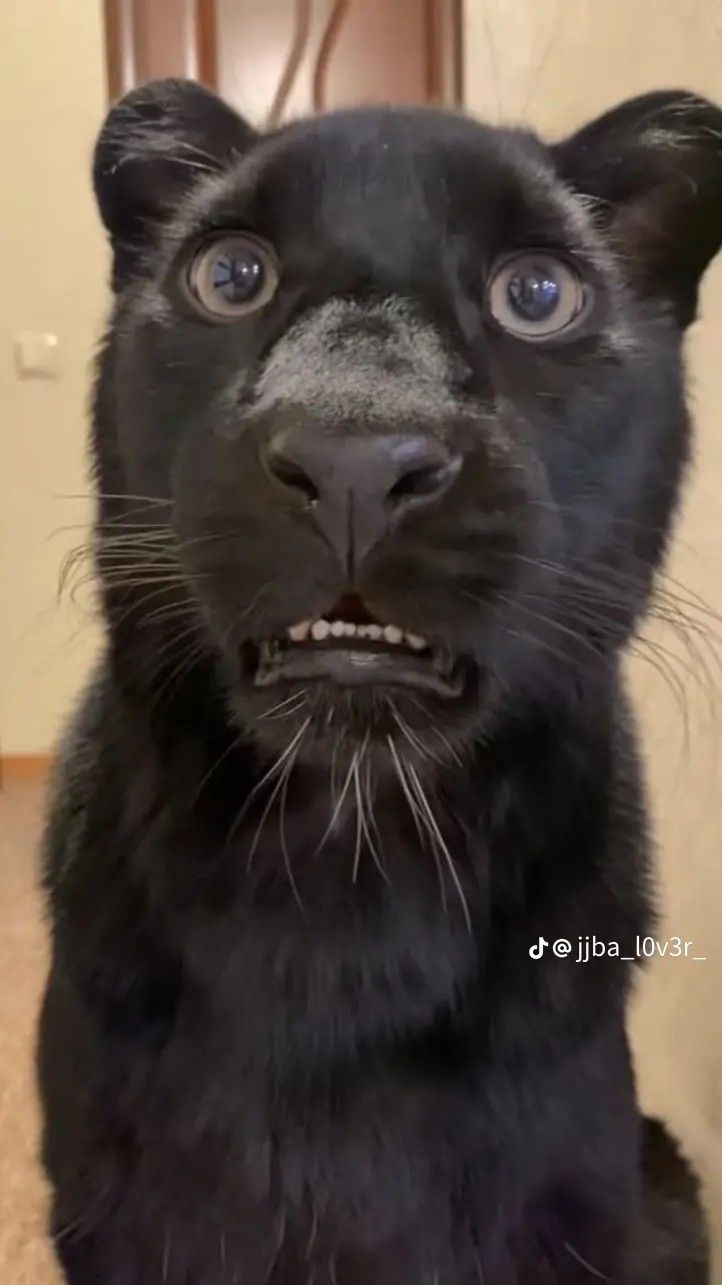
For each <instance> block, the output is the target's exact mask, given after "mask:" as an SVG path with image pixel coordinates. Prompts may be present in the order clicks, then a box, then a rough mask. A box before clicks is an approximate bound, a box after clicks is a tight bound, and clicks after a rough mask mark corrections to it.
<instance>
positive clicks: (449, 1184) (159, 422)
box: [40, 82, 722, 1285]
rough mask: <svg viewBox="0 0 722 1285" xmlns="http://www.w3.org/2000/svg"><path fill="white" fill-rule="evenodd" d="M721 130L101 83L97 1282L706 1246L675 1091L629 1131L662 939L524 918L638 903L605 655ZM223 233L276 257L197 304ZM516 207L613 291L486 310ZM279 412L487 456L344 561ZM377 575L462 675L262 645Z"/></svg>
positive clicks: (604, 1255) (60, 1209)
mask: <svg viewBox="0 0 722 1285" xmlns="http://www.w3.org/2000/svg"><path fill="white" fill-rule="evenodd" d="M721 144H722V113H720V111H719V110H718V109H717V108H716V107H714V106H712V105H711V104H709V103H706V102H704V101H702V100H700V99H698V98H695V97H692V96H690V95H687V94H683V93H681V92H679V93H677V92H673V93H665V94H653V95H649V96H646V97H644V98H640V99H636V100H634V101H633V102H631V103H628V104H625V105H624V106H623V107H621V108H619V109H617V110H616V111H614V112H612V113H610V114H609V115H608V116H605V117H603V118H602V119H601V120H599V121H597V122H595V123H594V124H592V125H590V126H588V127H587V128H586V129H585V130H583V131H582V132H581V133H580V134H578V135H575V136H574V137H572V138H570V139H569V140H567V141H565V142H563V143H562V144H560V145H558V146H554V147H552V146H547V145H545V144H544V143H542V142H541V141H540V140H539V139H538V138H536V137H535V136H533V135H532V134H530V133H526V132H520V131H515V130H500V129H491V128H489V127H486V126H484V125H481V124H478V123H476V122H472V121H470V120H466V119H463V118H461V117H457V116H454V115H446V114H442V113H439V112H435V111H426V110H418V111H392V110H373V111H372V110H363V111H353V112H344V113H340V114H335V115H331V116H327V117H321V118H319V119H316V120H311V121H306V122H300V123H298V124H293V125H291V126H288V127H286V128H284V129H282V130H280V131H279V132H277V133H275V134H273V135H271V136H268V137H258V136H256V135H255V134H254V133H253V131H251V130H250V128H249V127H248V126H247V125H245V124H244V123H243V122H241V121H240V120H239V119H238V118H237V117H236V116H235V114H234V113H232V112H231V111H230V109H229V108H227V107H225V106H224V105H222V104H220V103H219V102H218V101H217V100H216V99H215V98H213V97H212V96H211V95H209V94H208V93H207V92H205V91H203V90H201V89H200V88H199V87H197V86H194V85H191V84H186V83H182V82H161V83H159V84H154V85H151V86H148V87H146V88H144V89H141V90H139V91H137V92H134V93H133V94H131V95H129V96H128V97H127V98H126V99H124V100H123V101H122V102H121V103H120V104H118V105H117V106H116V107H114V108H113V110H112V111H111V113H110V116H109V118H108V120H107V122H106V124H105V126H104V129H103V131H102V134H101V137H100V141H99V144H98V148H97V153H96V164H95V183H96V190H97V194H98V200H99V204H100V209H101V213H102V216H103V219H104V221H105V223H106V225H107V228H108V231H109V234H110V238H111V242H112V246H113V251H114V269H113V282H114V288H115V290H116V293H117V298H116V303H115V309H114V313H113V319H112V324H111V327H110V330H109V333H108V337H107V340H106V342H105V344H104V347H103V351H102V354H101V357H100V361H99V366H98V380H97V390H96V399H95V419H94V432H93V453H94V461H95V468H96V476H97V480H98V493H99V500H98V523H97V533H96V558H97V565H98V570H99V575H100V583H101V592H102V600H103V607H104V614H105V621H106V633H107V649H106V655H105V658H104V660H103V662H102V664H101V666H100V667H99V670H98V672H97V674H96V675H95V677H94V679H93V681H92V683H91V685H90V686H89V688H88V691H87V693H86V695H85V697H84V699H83V702H82V705H81V708H80V711H79V713H78V716H77V718H76V720H75V722H74V725H73V727H72V729H71V731H70V732H69V734H68V738H67V740H66V743H65V745H64V747H63V752H62V754H61V761H60V766H59V768H58V771H57V775H56V782H55V793H54V800H53V803H52V808H51V814H50V821H49V826H48V834H47V844H46V862H47V865H46V872H47V873H46V881H47V889H48V896H49V901H50V906H51V910H52V922H53V966H52V972H51V977H50V982H49V986H48V991H47V998H46V1003H45V1009H44V1015H43V1021H42V1032H41V1046H40V1075H41V1083H42V1089H43V1095H44V1101H45V1110H46V1132H45V1158H46V1163H47V1167H48V1171H49V1174H50V1176H51V1179H52V1182H53V1185H54V1191H55V1203H54V1212H53V1234H54V1236H55V1240H56V1245H57V1250H58V1254H59V1257H60V1259H61V1262H62V1264H63V1267H64V1269H65V1272H66V1275H67V1279H68V1281H69V1282H71V1283H72V1285H91V1283H92V1285H96V1283H97V1285H100V1283H101V1282H102V1283H103V1285H152V1283H153V1285H154V1283H156V1282H161V1281H166V1282H168V1283H169V1285H231V1283H232V1282H245V1283H246V1285H262V1283H263V1282H267V1283H268V1285H307V1282H314V1285H372V1283H373V1285H473V1283H477V1285H478V1282H484V1283H486V1285H544V1282H563V1283H564V1285H587V1283H588V1282H590V1281H596V1280H605V1281H609V1282H614V1285H622V1283H624V1285H641V1283H642V1282H644V1283H645V1285H646V1283H649V1285H651V1283H652V1282H654V1283H655V1285H663V1283H665V1282H666V1285H672V1282H677V1283H678V1285H682V1282H685V1283H687V1285H691V1283H692V1282H694V1283H696V1285H702V1283H703V1282H704V1281H705V1280H706V1279H707V1275H706V1267H705V1247H704V1231H703V1228H702V1223H701V1217H700V1214H699V1209H698V1204H697V1196H696V1187H695V1184H694V1181H693V1179H692V1178H691V1176H690V1175H689V1174H688V1173H687V1170H686V1168H685V1166H684V1162H683V1161H681V1160H680V1159H679V1157H677V1156H676V1154H675V1153H674V1150H673V1149H672V1148H669V1147H668V1146H667V1144H666V1143H665V1141H664V1135H663V1133H661V1132H660V1131H659V1130H658V1129H657V1128H656V1127H652V1126H650V1127H649V1133H648V1142H647V1143H646V1144H645V1147H644V1150H643V1154H642V1150H641V1142H640V1121H639V1116H638V1110H637V1106H636V1101H635V1092H634V1084H633V1078H632V1072H631V1068H630V1059H629V1053H628V1048H627V1040H626V1034H625V1006H626V1001H627V996H628V992H629V986H630V982H631V973H632V971H633V966H632V965H630V964H629V963H625V962H624V961H622V960H621V959H619V958H616V957H614V956H609V955H607V956H605V957H603V958H597V959H594V960H592V961H590V962H589V963H588V964H586V965H577V964H575V963H574V962H573V961H572V960H571V959H561V958H556V957H555V956H554V955H553V954H552V952H551V950H547V952H546V953H545V955H544V956H543V958H542V959H540V960H534V959H532V958H531V957H530V954H529V950H530V948H531V946H532V945H534V943H535V942H536V941H537V939H538V938H539V937H540V936H544V937H545V938H547V939H548V940H549V941H553V940H554V939H555V938H559V937H564V938H568V939H571V940H572V941H574V939H576V938H577V936H580V935H586V934H596V936H597V937H599V938H603V939H604V940H605V942H609V941H612V940H614V941H617V942H618V943H619V944H620V948H621V954H622V955H625V954H627V955H628V954H632V953H634V942H635V937H636V936H637V934H643V933H644V932H646V931H648V930H649V928H650V922H651V921H650V891H649V880H650V875H649V847H648V839H647V833H646V817H645V803H644V791H643V786H642V783H641V779H640V769H639V758H638V751H637V748H636V743H635V732H634V725H633V720H632V718H631V716H630V712H629V709H628V707H627V703H626V699H625V695H624V690H623V685H622V682H621V678H620V652H621V650H622V648H623V647H624V645H625V643H626V642H627V641H628V640H629V639H630V638H631V637H632V636H633V635H634V633H635V630H636V628H637V626H638V623H639V621H640V618H641V617H642V615H643V614H644V611H645V608H646V606H647V603H648V601H649V596H650V593H651V590H652V582H653V577H654V574H655V571H656V570H657V568H658V567H659V564H660V561H661V559H662V556H663V554H664V549H665V544H666V541H667V536H668V532H669V527H670V521H671V518H672V515H673V510H674V507H675V503H676V500H677V494H678V488H679V484H680V479H681V475H682V472H683V469H684V464H685V461H686V459H687V455H688V449H689V445H688V436H689V430H688V420H687V414H686V411H685V404H684V391H683V372H682V362H681V356H680V346H681V338H682V330H683V328H684V326H686V325H687V324H688V323H689V322H690V321H691V320H692V319H693V317H694V314H695V308H696V297H697V286H698V281H699V277H700V274H701V273H702V271H703V269H704V267H705V266H706V264H707V262H708V260H709V259H710V258H711V256H712V255H713V254H714V253H715V252H716V250H717V248H718V246H719V244H720V240H721V239H722V145H721ZM236 229H243V230H247V231H251V232H253V233H254V234H255V235H257V236H261V237H263V238H264V239H265V240H266V241H268V242H269V243H271V244H272V246H273V247H274V251H275V254H276V256H277V259H278V263H279V265H280V287H279V290H278V292H277V294H276V295H275V297H274V298H273V299H272V300H271V301H270V302H269V303H268V304H267V305H266V306H265V307H264V308H263V309H262V310H260V311H259V312H257V313H255V314H253V315H251V316H248V317H245V318H243V319H239V320H236V321H234V322H233V323H231V324H218V325H217V324H212V323H211V322H209V321H208V320H207V319H203V318H201V317H200V316H199V315H198V312H197V309H196V308H195V307H194V306H193V305H192V303H191V302H190V301H189V298H188V295H187V291H186V290H185V288H184V287H183V284H182V282H183V279H184V272H185V268H186V265H187V262H188V259H189V255H191V253H192V252H193V249H194V248H195V247H196V246H197V245H198V244H200V243H202V241H203V239H204V238H206V237H207V236H208V235H209V234H211V233H215V232H217V231H218V230H236ZM530 247H531V248H533V249H536V250H538V249H544V250H546V251H548V252H550V253H553V254H556V255H559V256H561V257H562V258H563V259H564V260H566V261H567V262H569V263H570V264H575V265H576V268H577V270H578V271H579V273H580V274H581V276H582V277H583V278H584V280H585V281H586V283H587V285H586V290H587V294H588V297H589V299H590V303H589V306H588V307H587V310H586V312H585V314H584V318H583V320H582V321H581V322H580V324H579V325H578V326H577V327H576V328H575V329H574V330H573V332H571V333H570V334H569V335H567V336H562V337H560V338H559V339H558V340H557V341H556V342H552V343H549V344H540V343H530V342H526V341H525V340H523V339H520V338H515V337H513V336H512V335H510V334H508V333H506V332H505V331H504V330H503V329H502V328H501V327H499V326H498V325H497V324H496V322H495V321H494V319H493V318H492V317H491V316H490V315H489V306H488V281H489V276H490V273H491V272H492V265H493V264H494V263H495V262H497V261H498V260H499V257H500V256H503V255H505V254H509V253H512V252H515V251H519V250H523V249H526V248H530ZM281 430H283V431H284V432H286V431H288V432H293V433H296V434H298V433H302V434H304V441H309V440H314V439H313V435H314V434H317V435H323V441H324V449H328V447H329V443H330V448H331V449H332V450H333V451H335V452H337V454H338V458H339V459H341V458H342V457H344V453H346V452H348V450H349V449H350V447H349V443H352V444H353V449H354V450H357V451H358V452H359V457H358V458H359V460H360V461H363V457H364V451H365V450H366V449H367V445H365V444H368V443H370V442H373V441H375V440H377V435H378V434H382V433H388V432H393V433H394V434H396V435H398V436H399V437H400V438H406V437H407V436H409V435H413V434H418V433H419V432H420V431H423V433H425V434H426V435H427V436H428V438H429V440H432V439H433V440H434V441H436V442H438V443H439V444H440V447H441V446H443V449H444V450H448V451H449V452H451V451H453V452H454V454H455V456H456V457H457V458H458V459H460V461H461V467H460V471H459V473H458V476H457V477H456V478H455V480H454V481H453V483H452V484H451V486H450V487H449V488H448V489H447V490H446V491H445V492H444V494H443V495H441V494H440V495H439V497H438V498H437V499H436V500H435V501H434V502H424V503H423V504H419V505H414V504H409V506H408V508H407V509H406V510H405V511H404V515H403V517H402V518H400V519H399V520H398V521H397V522H396V523H395V524H394V523H391V522H390V523H389V527H388V530H387V531H386V532H385V534H383V535H382V537H381V538H380V539H378V540H377V541H376V543H375V544H374V547H373V548H372V549H371V552H370V553H369V554H368V556H366V557H365V558H361V557H360V556H359V555H358V548H357V549H356V556H352V553H353V550H352V552H351V553H349V556H348V560H347V562H346V564H344V563H343V562H342V561H341V560H339V558H338V557H337V556H336V552H335V551H334V548H333V547H332V542H331V541H329V539H327V538H325V537H324V535H323V532H322V530H321V527H320V525H319V520H317V517H316V516H315V515H314V511H313V509H312V507H309V505H308V503H307V502H304V503H301V501H300V500H299V498H298V492H297V491H295V492H294V491H293V489H292V488H291V489H290V490H289V488H288V487H287V486H281V485H278V484H277V483H276V482H275V481H274V478H273V477H272V476H269V473H268V471H267V469H266V468H264V464H263V460H264V452H265V451H266V450H267V448H268V443H269V440H270V438H271V436H272V435H277V434H278V433H279V431H281ZM274 440H275V438H274ZM318 440H320V437H319V439H318ZM345 458H349V457H348V456H347V455H346V456H345ZM359 467H361V465H360V466H359ZM370 520H371V519H370V517H369V513H368V512H365V513H361V514H358V513H357V514H355V515H351V516H350V517H349V523H350V526H349V530H350V531H351V532H352V535H353V533H354V532H362V531H363V530H365V528H364V526H363V524H364V522H367V523H368V522H369V521H370ZM351 538H352V536H349V539H351ZM360 538H361V536H359V539H360ZM352 544H353V541H352ZM350 592H353V593H354V594H356V595H357V599H358V598H360V599H363V602H364V604H365V605H366V607H367V608H368V610H369V611H370V612H371V613H372V614H373V615H374V616H375V617H377V618H378V619H380V620H381V621H391V622H395V623H397V624H398V625H399V626H401V627H402V628H405V629H408V630H411V631H414V632H416V633H419V634H422V635H424V636H425V637H427V638H429V639H430V640H433V641H434V642H435V643H436V644H438V645H439V646H440V647H441V648H443V649H444V650H445V652H448V653H450V654H451V655H452V656H453V657H454V658H455V661H456V670H455V672H456V673H458V674H460V675H461V679H460V681H462V683H463V685H462V689H461V691H460V694H458V695H456V696H453V697H452V696H444V695H440V694H434V693H427V694H424V695H423V696H420V695H418V694H413V693H410V692H409V691H408V690H406V689H403V688H399V689H398V690H397V689H396V688H395V687H394V686H393V685H391V686H389V685H388V684H387V685H386V686H384V685H381V686H376V687H373V688H369V687H358V688H356V687H352V688H343V687H339V686H336V685H335V684H334V683H333V682H332V681H329V682H327V683H322V684H316V685H313V684H310V685H308V688H307V690H305V691H304V690H303V687H302V685H300V684H298V683H297V684H296V685H295V687H294V686H293V685H292V684H290V685H289V684H287V685H286V686H281V687H280V688H264V687H260V688H259V687H257V686H254V685H253V683H252V682H251V680H250V677H249V674H250V671H251V669H252V667H253V657H254V656H256V655H257V653H256V650H255V649H256V647H257V645H258V643H259V640H262V639H263V638H266V637H269V636H276V635H279V634H282V633H283V632H284V630H285V629H286V627H287V626H289V625H291V624H292V623H293V622H294V621H297V620H299V619H300V618H309V617H310V618H312V617H314V616H316V615H318V614H319V613H322V612H323V611H324V610H329V609H330V607H331V604H333V603H334V602H336V601H338V600H339V599H340V598H341V597H342V595H348V594H349V593H350ZM294 693H298V696H297V699H296V700H291V701H286V703H285V705H284V704H282V703H281V702H282V701H283V700H285V698H286V697H288V696H291V695H293V694H294ZM273 706H277V708H276V709H273V708H272V707H273ZM287 747H291V748H290V749H288V750H287ZM284 754H285V757H284ZM274 764H277V766H276V767H274ZM334 799H335V800H337V802H336V804H335V805H334V803H333V802H332V800H334ZM655 1159H657V1160H660V1161H661V1163H662V1168H663V1169H664V1173H665V1177H664V1178H663V1180H662V1181H661V1182H656V1181H655V1180H654V1177H653V1175H654V1171H655V1165H654V1164H653V1163H651V1161H654V1160H655ZM648 1161H650V1163H647V1162H648ZM670 1175H671V1176H670Z"/></svg>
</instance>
